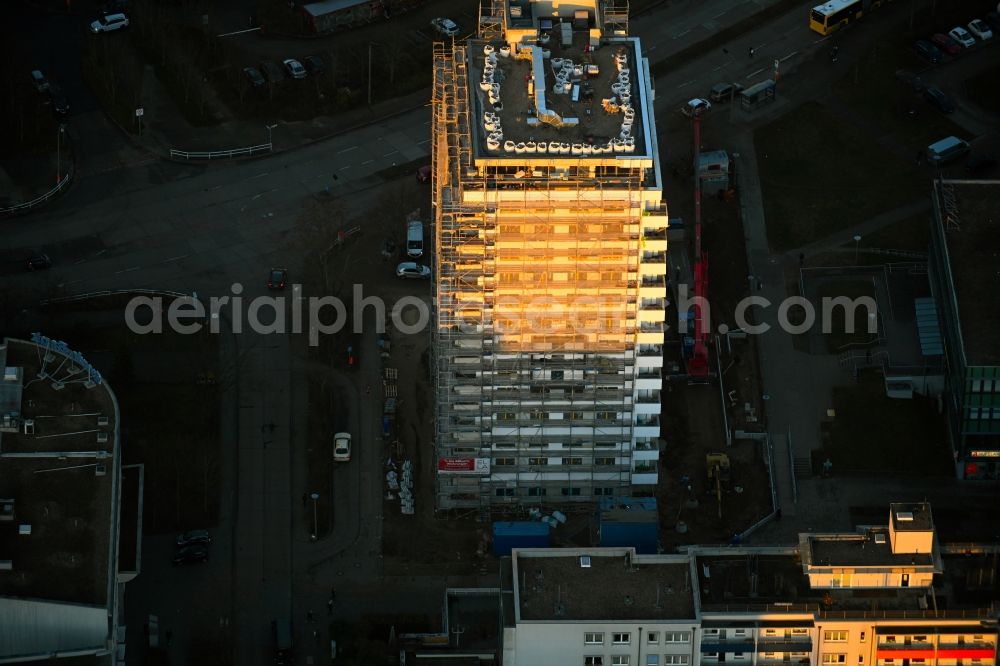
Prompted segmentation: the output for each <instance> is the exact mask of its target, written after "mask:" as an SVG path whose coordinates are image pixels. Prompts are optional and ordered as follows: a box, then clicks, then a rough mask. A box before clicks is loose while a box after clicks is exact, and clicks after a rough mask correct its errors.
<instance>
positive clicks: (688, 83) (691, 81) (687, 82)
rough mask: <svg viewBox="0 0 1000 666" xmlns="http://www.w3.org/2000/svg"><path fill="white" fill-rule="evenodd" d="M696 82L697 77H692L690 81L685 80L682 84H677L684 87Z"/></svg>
mask: <svg viewBox="0 0 1000 666" xmlns="http://www.w3.org/2000/svg"><path fill="white" fill-rule="evenodd" d="M694 82H695V79H691V80H690V81H685V82H684V83H682V84H680V85H679V86H677V87H678V88H683V87H684V86H689V85H691V84H692V83H694Z"/></svg>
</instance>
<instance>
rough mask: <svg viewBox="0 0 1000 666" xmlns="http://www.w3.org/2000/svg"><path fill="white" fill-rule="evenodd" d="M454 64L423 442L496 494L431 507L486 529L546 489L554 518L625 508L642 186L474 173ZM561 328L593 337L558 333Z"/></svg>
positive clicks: (437, 53) (463, 89)
mask: <svg viewBox="0 0 1000 666" xmlns="http://www.w3.org/2000/svg"><path fill="white" fill-rule="evenodd" d="M466 56H467V53H466V48H465V47H463V46H455V47H453V48H451V49H447V48H445V47H444V45H442V44H435V46H434V87H433V100H432V101H433V108H434V113H433V131H434V140H435V150H434V151H433V152H434V156H433V162H432V167H433V185H434V196H435V201H436V202H437V209H436V219H435V234H434V238H435V250H436V252H435V270H434V276H435V277H434V280H435V284H434V292H435V294H436V295H437V300H436V303H435V316H436V321H435V326H433V327H432V331H433V332H432V335H433V340H432V350H433V362H432V368H433V370H432V372H433V373H434V375H435V377H434V380H435V381H434V383H435V388H436V397H437V410H436V414H435V434H436V446H437V454H438V455H439V456H442V457H450V456H454V457H468V456H476V457H485V458H490V459H493V460H494V462H495V467H494V469H493V470H492V472H493V475H494V481H492V482H484V481H482V480H480V479H479V478H478V477H474V476H473V477H460V476H448V477H443V476H441V475H439V476H438V477H437V484H438V485H437V493H438V506H439V507H455V508H467V509H474V508H478V510H479V511H480V512H481V514H482V515H483V517H484V518H486V517H489V515H490V514H491V513H492V512H493V511H497V510H503V508H504V507H511V506H514V505H517V504H518V503H519V501H527V502H529V503H535V502H537V503H546V499H545V497H544V496H542V494H541V493H542V491H541V490H537V491H535V494H534V495H533V494H532V491H533V490H535V489H541V488H544V487H546V485H545V484H548V487H551V488H554V487H555V484H560V486H561V487H560V490H561V491H562V492H561V494H562V495H565V496H560V497H557V498H555V500H556V501H557V502H559V503H560V504H562V503H563V502H568V503H572V502H574V501H577V500H579V501H580V502H583V501H587V502H591V501H593V498H594V495H596V494H598V493H597V490H598V489H600V490H601V493H600V494H605V493H606V494H609V495H610V494H615V495H617V494H622V493H623V491H624V490H623V489H628V487H629V484H630V479H631V473H632V471H633V468H632V464H633V460H632V457H633V450H632V447H631V446H630V444H631V443H632V442H634V441H635V437H634V436H633V435H634V427H635V423H636V420H637V416H636V412H635V404H633V402H634V401H633V398H634V396H636V395H638V392H637V391H636V390H635V381H636V378H637V376H638V372H637V365H636V363H637V361H636V356H637V354H638V353H639V345H638V343H637V340H638V337H637V333H638V332H639V330H640V326H641V324H640V321H639V313H638V311H639V309H640V308H641V307H642V304H641V303H639V286H641V285H643V284H645V283H644V282H643V280H644V278H643V277H642V276H641V275H640V270H639V266H640V263H641V262H642V261H644V260H645V259H644V256H645V255H646V254H648V253H645V252H644V245H645V240H644V236H643V230H642V228H641V223H642V220H641V218H642V215H643V214H644V213H643V211H642V198H641V196H639V192H640V189H641V186H642V182H643V174H642V173H641V170H638V169H636V170H634V171H628V170H625V171H622V172H616V173H615V174H614V175H615V178H614V186H613V187H604V186H603V181H602V178H601V174H600V170H601V168H600V167H595V165H594V163H593V162H588V161H587V160H584V159H576V158H573V159H572V160H571V159H559V160H557V161H556V162H557V166H552V167H549V168H548V169H542V170H540V171H539V172H538V173H537V174H536V173H534V170H533V169H526V168H524V167H511V166H505V165H499V164H497V163H492V164H490V163H489V160H484V161H483V164H481V165H477V164H476V163H475V162H474V159H473V151H472V145H473V137H472V131H473V129H472V127H473V125H472V123H471V122H470V114H471V108H470V100H469V87H468V74H467V65H466ZM554 171H558V177H554V174H553V172H554ZM660 261H661V262H662V259H661V260H660ZM601 298H603V299H604V300H603V301H602V300H601ZM588 299H589V300H588ZM662 307H663V306H662V304H661V305H660V308H661V309H662ZM591 308H596V309H594V310H593V311H592V309H591ZM602 308H604V309H605V310H604V311H601V309H602ZM591 315H593V316H592V317H591ZM571 320H575V321H581V320H582V321H583V322H584V324H586V323H587V322H592V323H594V324H596V326H595V328H594V330H589V329H588V327H587V326H586V325H584V326H583V327H582V330H578V329H576V328H573V329H572V330H567V328H566V324H567V322H571ZM656 398H657V400H658V392H657V396H656ZM555 416H558V418H553V417H555ZM556 431H558V432H556ZM609 459H610V460H611V462H610V463H609V462H608V460H609ZM553 460H555V461H556V462H558V463H559V465H558V466H557V465H552V464H549V463H551V462H553ZM496 461H503V463H502V464H496ZM510 461H513V464H509V462H510ZM508 467H509V469H507V468H508ZM561 467H566V468H567V469H566V470H563V469H561ZM543 475H544V484H543ZM584 488H585V489H586V493H584V492H583V489H584ZM523 498H528V499H523ZM581 506H582V505H581Z"/></svg>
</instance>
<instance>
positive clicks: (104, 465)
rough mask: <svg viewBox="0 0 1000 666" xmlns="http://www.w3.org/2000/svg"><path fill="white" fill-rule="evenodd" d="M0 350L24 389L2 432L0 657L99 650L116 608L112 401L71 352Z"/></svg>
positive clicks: (30, 346)
mask: <svg viewBox="0 0 1000 666" xmlns="http://www.w3.org/2000/svg"><path fill="white" fill-rule="evenodd" d="M2 350H3V351H2V354H0V355H2V356H3V358H2V359H0V360H3V364H4V365H5V366H6V367H15V368H19V369H20V371H21V375H22V380H23V386H22V392H21V402H20V405H19V406H18V407H17V410H16V412H15V415H14V420H13V421H12V422H11V423H7V424H5V427H4V430H3V431H2V432H0V498H2V499H0V508H2V512H0V560H5V561H6V564H7V566H8V567H9V568H10V570H9V571H6V572H4V575H3V576H0V597H3V598H0V614H3V615H4V617H5V618H6V621H4V622H0V657H2V656H5V655H10V654H17V655H33V654H37V653H39V652H41V653H49V652H53V651H66V650H71V649H80V650H89V649H91V648H93V647H94V646H95V645H97V647H103V645H104V643H103V640H104V638H106V635H107V615H108V606H109V605H112V604H114V603H115V599H114V598H113V597H112V598H109V590H110V589H111V585H112V583H113V577H114V566H113V564H114V560H113V558H114V557H115V549H114V548H113V544H112V541H113V539H114V533H115V529H116V527H117V525H116V518H115V516H116V511H117V507H116V471H117V470H116V461H115V455H116V451H115V434H114V431H115V428H116V427H117V408H116V405H115V402H114V396H113V395H112V394H111V392H110V390H109V389H108V388H107V387H106V386H105V385H104V384H103V383H95V382H93V381H87V380H86V379H85V378H87V377H88V373H87V371H86V363H85V361H83V360H82V359H81V358H80V357H78V356H74V355H73V354H72V353H71V352H70V353H63V352H60V351H56V350H54V349H48V350H47V349H46V348H45V347H43V346H39V345H37V344H35V343H33V342H26V341H20V340H10V339H8V340H5V341H4V343H3V346H2ZM94 376H95V375H89V377H90V378H91V379H92V378H93V377H94ZM85 381H86V383H84V382H85ZM88 386H90V388H88ZM11 425H13V427H8V426H11ZM15 598H17V599H20V600H31V602H32V603H31V604H26V603H19V602H17V601H16V599H15ZM94 617H98V619H100V618H103V619H101V620H100V622H98V623H97V625H96V626H97V627H98V628H97V629H95V625H94V624H93V618H94ZM66 618H70V619H66ZM64 622H69V623H70V624H72V625H73V626H74V627H77V628H78V629H79V631H78V632H77V633H72V632H71V633H70V634H67V633H66V632H65V631H62V626H61V625H62V624H63V623H64ZM70 624H67V625H66V626H70ZM85 636H86V638H84V637H85ZM95 641H96V643H95Z"/></svg>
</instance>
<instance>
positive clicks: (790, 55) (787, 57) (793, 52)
mask: <svg viewBox="0 0 1000 666" xmlns="http://www.w3.org/2000/svg"><path fill="white" fill-rule="evenodd" d="M798 53H799V52H798V51H792V52H791V53H789V54H788V55H786V56H785V57H784V58H782V59H781V60H779V61H778V62H785V61H786V60H788V59H789V58H791V57H792V56H793V55H798Z"/></svg>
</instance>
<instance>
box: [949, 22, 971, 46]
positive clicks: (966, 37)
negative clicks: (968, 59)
mask: <svg viewBox="0 0 1000 666" xmlns="http://www.w3.org/2000/svg"><path fill="white" fill-rule="evenodd" d="M948 35H949V36H950V37H951V38H952V39H954V40H955V41H956V42H958V43H959V44H961V45H962V46H964V47H965V48H969V47H970V46H975V45H976V38H975V37H973V36H972V35H970V34H969V32H968V31H967V30H966V29H965V28H963V27H962V26H958V27H957V28H952V29H951V30H949V31H948Z"/></svg>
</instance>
